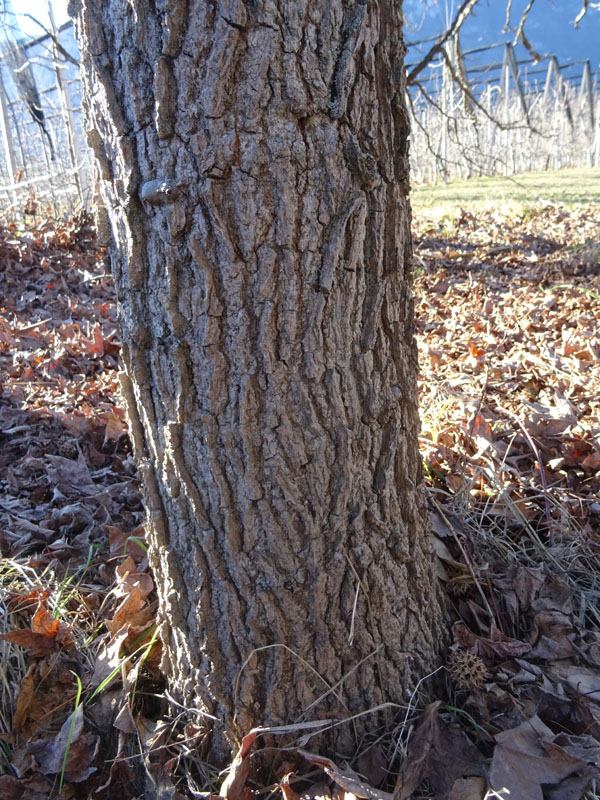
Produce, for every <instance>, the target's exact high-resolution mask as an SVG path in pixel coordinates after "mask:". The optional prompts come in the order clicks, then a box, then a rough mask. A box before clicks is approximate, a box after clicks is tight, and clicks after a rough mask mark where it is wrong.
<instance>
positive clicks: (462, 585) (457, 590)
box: [446, 580, 473, 597]
mask: <svg viewBox="0 0 600 800" xmlns="http://www.w3.org/2000/svg"><path fill="white" fill-rule="evenodd" d="M472 586H473V584H472V583H469V582H468V581H454V580H450V581H448V583H447V584H446V587H447V589H448V592H449V594H451V595H452V597H464V596H465V595H467V594H469V592H470V591H471V587H472Z"/></svg>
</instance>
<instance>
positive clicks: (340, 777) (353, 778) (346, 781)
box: [298, 750, 394, 800]
mask: <svg viewBox="0 0 600 800" xmlns="http://www.w3.org/2000/svg"><path fill="white" fill-rule="evenodd" d="M298 755H300V756H302V757H303V758H305V759H306V760H307V761H309V762H310V763H311V764H314V765H315V767H321V769H322V770H323V771H324V772H325V773H326V774H327V775H328V776H329V777H330V778H331V779H332V780H334V781H335V782H336V784H337V785H338V786H339V787H340V788H341V789H343V790H344V792H346V793H348V794H351V795H355V796H356V797H360V798H363V799H364V800H393V798H394V795H393V794H390V792H384V791H383V790H381V789H375V788H373V787H372V786H369V784H367V783H365V782H364V781H362V780H361V779H360V776H359V775H357V773H356V772H354V770H352V769H350V768H349V767H346V768H345V769H340V767H338V766H337V764H336V763H335V762H334V761H332V760H331V759H330V758H326V757H325V756H320V755H317V754H316V753H309V752H308V751H306V750H298Z"/></svg>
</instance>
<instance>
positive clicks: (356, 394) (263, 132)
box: [72, 0, 441, 750]
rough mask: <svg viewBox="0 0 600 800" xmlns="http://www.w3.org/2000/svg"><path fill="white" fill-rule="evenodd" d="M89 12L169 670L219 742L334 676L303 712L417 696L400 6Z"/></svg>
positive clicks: (88, 4)
mask: <svg viewBox="0 0 600 800" xmlns="http://www.w3.org/2000/svg"><path fill="white" fill-rule="evenodd" d="M72 12H73V13H76V14H77V28H78V34H79V37H80V43H81V45H82V50H83V69H84V79H85V92H86V107H87V109H86V110H87V120H88V128H89V138H90V143H91V145H92V146H93V148H94V151H95V155H96V160H97V164H98V170H99V174H100V178H101V194H102V198H103V202H104V206H105V208H106V212H107V215H108V220H109V222H110V230H111V231H112V243H111V246H110V254H111V260H112V268H113V272H114V276H115V280H116V284H117V290H118V295H119V303H120V315H121V325H122V337H123V358H124V362H125V366H126V375H125V376H124V379H123V385H124V388H125V395H126V398H127V402H128V407H129V414H130V420H131V431H132V437H133V441H134V446H135V453H136V457H137V460H138V463H139V465H140V470H141V473H142V476H143V480H144V484H145V490H146V498H147V507H148V513H149V518H150V526H151V533H150V538H151V552H152V567H153V570H154V575H155V579H156V582H157V586H158V591H159V596H160V606H161V633H162V638H163V641H164V643H165V645H166V648H165V652H166V655H165V659H166V660H165V663H164V667H165V670H166V673H167V675H168V676H169V679H170V681H171V683H172V687H173V689H174V691H176V692H177V694H178V696H179V697H180V698H182V699H183V700H184V701H185V702H186V703H194V704H197V705H198V706H199V707H201V708H203V709H205V710H206V711H208V712H209V713H211V714H213V715H215V716H217V717H218V718H219V719H220V720H221V722H220V723H218V724H217V726H216V727H217V731H216V733H217V736H216V739H215V742H216V743H217V744H216V749H217V750H218V749H219V748H221V749H223V747H224V745H223V738H222V736H223V735H225V736H226V737H227V738H228V740H229V741H230V742H231V743H235V741H236V739H238V738H239V737H240V736H241V735H243V734H244V733H246V732H247V731H248V730H249V728H250V727H252V726H253V725H256V724H277V723H282V722H287V721H290V720H294V719H296V718H298V717H299V716H300V715H301V714H302V712H303V710H304V709H305V708H307V707H308V706H309V705H311V704H312V703H313V702H314V701H315V700H316V699H317V698H319V697H320V696H321V695H322V694H324V693H325V692H327V687H328V686H329V687H331V686H333V685H336V684H339V685H338V686H337V688H336V690H335V691H334V692H329V693H328V695H327V697H326V698H325V699H324V700H323V701H321V703H320V704H319V705H318V707H317V708H316V709H314V710H312V711H311V712H310V715H313V714H317V713H319V712H321V711H329V712H339V713H340V715H341V716H344V715H348V714H350V713H352V712H355V711H358V710H364V709H365V708H368V707H370V706H373V705H375V704H377V703H380V702H382V701H384V700H392V701H396V702H405V701H406V699H407V690H409V689H410V688H411V687H413V686H414V684H415V682H416V680H417V679H418V678H419V677H422V676H423V675H424V674H425V673H426V672H427V671H428V670H430V669H431V668H432V666H433V665H435V664H436V662H437V653H438V649H439V642H440V639H441V612H440V605H439V596H438V592H437V589H436V584H435V579H434V576H433V567H432V562H433V558H432V555H431V554H430V551H429V547H428V545H427V539H426V525H425V522H424V519H425V518H424V508H423V500H422V493H421V487H420V481H421V467H420V462H419V457H418V449H417V435H418V425H419V423H418V413H417V406H416V383H415V381H416V369H417V367H416V355H415V344H414V340H413V308H412V301H411V295H410V289H409V268H410V257H411V240H410V207H409V203H408V200H407V193H408V159H407V142H408V129H407V117H406V113H405V107H404V91H405V83H404V81H405V78H404V73H403V56H404V46H403V43H402V35H401V34H402V31H401V28H402V16H401V3H400V2H398V1H397V0H395V1H394V0H375V1H374V2H370V3H367V2H366V0H362V1H360V0H359V2H344V1H343V0H297V1H296V2H292V0H255V2H241V0H214V1H213V2H206V0H189V1H188V0H156V1H155V2H148V1H147V0H132V1H131V2H125V1H124V0H83V3H82V4H80V5H76V6H75V7H73V8H72ZM359 579H360V580H359ZM378 648H379V650H378ZM376 651H377V654H376V655H373V654H374V653H375V652H376ZM363 659H366V660H365V661H364V663H363V664H362V665H361V666H360V667H359V668H357V669H355V667H356V665H357V664H358V663H359V662H361V660H363ZM344 676H347V677H346V678H345V680H342V679H343V678H344ZM340 681H342V682H341V683H339V682H340ZM310 715H309V716H310ZM342 727H343V726H342Z"/></svg>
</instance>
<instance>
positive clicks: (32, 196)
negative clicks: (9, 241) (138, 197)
mask: <svg viewBox="0 0 600 800" xmlns="http://www.w3.org/2000/svg"><path fill="white" fill-rule="evenodd" d="M92 176H93V169H92V159H91V156H90V153H89V150H88V146H87V143H86V140H85V134H84V130H83V115H82V110H81V83H80V78H79V62H78V48H77V43H76V41H75V37H74V32H73V25H72V23H71V22H70V21H69V22H67V23H65V24H64V25H61V26H60V27H59V28H57V27H56V26H55V24H54V20H53V18H52V15H51V16H50V29H49V31H48V32H47V33H46V34H44V35H42V36H39V37H35V38H29V39H23V38H17V37H14V38H12V39H9V38H7V39H5V41H4V42H3V43H2V45H1V49H0V209H1V210H3V211H5V212H6V211H7V210H10V209H12V210H13V211H14V212H15V213H17V212H18V213H25V214H27V213H31V214H32V213H34V212H35V211H36V210H37V209H38V208H40V209H41V208H47V207H48V206H50V207H51V208H52V210H53V213H54V214H56V215H58V214H61V213H64V212H72V211H73V210H75V209H77V208H81V207H84V208H87V207H89V206H90V205H91V202H92V199H93V198H92V191H91V187H92V186H93V177H92Z"/></svg>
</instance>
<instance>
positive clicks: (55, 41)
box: [22, 14, 79, 67]
mask: <svg viewBox="0 0 600 800" xmlns="http://www.w3.org/2000/svg"><path fill="white" fill-rule="evenodd" d="M22 16H23V17H27V18H28V19H30V20H32V22H35V23H36V25H39V26H40V28H41V29H42V30H43V31H44V33H45V34H46V36H49V37H50V39H51V40H52V43H53V44H54V46H55V47H56V49H57V50H58V52H59V53H60V54H61V56H62V57H63V58H64V59H65V61H68V62H69V63H71V64H73V66H74V67H78V66H79V60H78V59H77V58H75V57H74V56H72V55H71V54H70V53H69V51H68V50H65V48H64V47H63V46H62V44H61V43H60V42H59V41H58V37H57V36H55V35H54V33H53V32H52V31H49V30H48V28H47V27H46V26H45V25H44V24H42V23H41V22H40V21H39V19H36V17H34V16H32V15H31V14H23V15H22Z"/></svg>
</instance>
